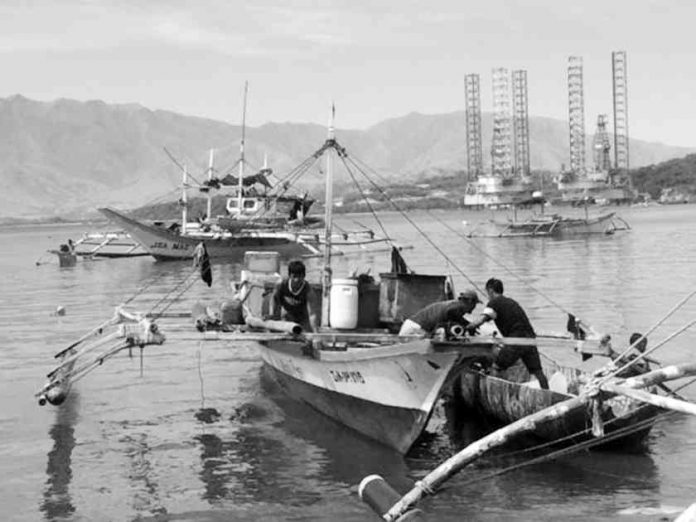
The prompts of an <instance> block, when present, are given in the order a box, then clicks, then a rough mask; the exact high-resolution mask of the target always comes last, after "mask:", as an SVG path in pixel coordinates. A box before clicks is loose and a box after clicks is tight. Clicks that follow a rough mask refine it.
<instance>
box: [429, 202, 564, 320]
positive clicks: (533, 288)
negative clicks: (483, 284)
mask: <svg viewBox="0 0 696 522" xmlns="http://www.w3.org/2000/svg"><path fill="white" fill-rule="evenodd" d="M426 212H427V213H428V215H429V216H430V217H432V218H433V219H434V220H435V221H437V222H438V223H440V224H441V225H443V226H444V227H445V228H447V229H448V230H449V231H450V232H452V233H454V234H455V235H457V236H458V237H459V238H461V239H464V240H465V241H467V242H468V243H469V244H470V245H471V246H472V247H474V248H475V249H476V250H477V251H478V252H479V253H480V254H482V255H483V256H484V257H486V258H487V259H489V260H490V261H492V262H494V263H495V264H497V265H498V266H500V267H501V268H502V269H503V270H505V272H507V273H508V274H509V275H511V276H512V277H514V278H515V279H517V280H518V281H519V282H521V283H522V284H523V285H525V286H526V287H527V288H529V289H531V290H532V291H534V292H536V293H537V294H539V295H540V296H541V297H543V298H544V299H546V300H547V301H548V302H549V303H551V304H552V305H553V306H555V307H556V308H558V309H559V310H560V311H561V312H563V313H565V314H569V313H570V312H569V311H568V310H566V309H565V307H563V306H562V305H560V304H559V303H558V302H556V301H555V300H553V299H552V298H551V297H549V296H548V295H547V294H545V293H544V292H542V291H541V290H539V289H538V288H536V287H535V286H533V285H532V284H531V283H529V282H527V281H525V280H524V279H523V278H522V277H521V276H519V275H517V274H516V273H515V272H513V270H512V269H511V268H510V267H508V266H507V265H505V264H504V263H502V262H501V261H500V260H498V259H497V258H495V257H493V256H492V255H490V254H488V253H487V252H486V251H485V250H483V249H482V248H481V247H480V246H479V245H478V244H476V242H475V241H474V240H472V239H471V238H470V237H467V236H466V235H465V234H463V233H461V232H460V231H459V230H456V229H455V228H453V227H452V226H451V225H449V224H448V223H447V222H445V221H443V220H441V219H440V218H438V217H437V216H435V215H434V214H433V213H432V212H430V211H429V210H426ZM476 289H477V290H479V292H481V290H480V288H478V287H476ZM481 293H483V294H484V295H485V292H481Z"/></svg>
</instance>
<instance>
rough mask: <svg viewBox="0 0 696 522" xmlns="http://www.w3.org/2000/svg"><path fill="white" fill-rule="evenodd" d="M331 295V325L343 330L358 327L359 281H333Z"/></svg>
mask: <svg viewBox="0 0 696 522" xmlns="http://www.w3.org/2000/svg"><path fill="white" fill-rule="evenodd" d="M329 295H330V299H331V301H330V308H329V325H330V326H331V327H332V328H342V329H351V328H355V327H356V326H358V280H357V279H333V280H332V281H331V292H330V294H329Z"/></svg>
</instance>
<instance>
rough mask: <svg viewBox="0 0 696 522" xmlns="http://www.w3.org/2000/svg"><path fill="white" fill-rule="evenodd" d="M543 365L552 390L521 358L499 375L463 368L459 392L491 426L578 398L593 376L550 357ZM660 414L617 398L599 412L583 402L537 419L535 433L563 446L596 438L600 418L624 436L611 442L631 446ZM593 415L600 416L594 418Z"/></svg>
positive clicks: (637, 445) (639, 441)
mask: <svg viewBox="0 0 696 522" xmlns="http://www.w3.org/2000/svg"><path fill="white" fill-rule="evenodd" d="M543 366H544V371H545V373H546V374H547V375H548V376H549V388H550V389H549V390H543V389H541V388H539V385H538V383H537V381H536V379H534V378H533V377H531V376H530V375H529V372H527V370H526V368H525V367H524V365H523V364H522V363H521V362H518V363H517V364H515V365H514V366H512V367H511V368H509V369H508V370H507V371H505V372H503V373H502V374H501V375H499V376H494V375H488V374H487V373H485V372H483V371H475V370H470V371H466V372H463V373H462V376H461V380H460V382H459V385H458V389H457V390H456V391H455V393H458V395H459V397H460V398H461V400H462V404H463V405H464V406H465V407H466V408H468V409H471V410H475V411H476V412H477V413H479V414H482V415H483V416H484V417H485V418H487V419H488V420H490V421H492V422H493V424H497V425H505V424H510V423H513V422H515V421H518V420H520V419H522V418H524V417H527V416H529V415H532V414H534V413H536V412H538V411H541V410H543V409H545V408H548V407H550V406H553V405H554V404H557V403H560V402H563V401H567V400H568V399H570V398H572V397H577V395H578V393H579V391H580V390H581V388H582V386H583V385H584V384H586V383H588V382H589V381H590V380H591V378H592V376H591V375H590V374H588V373H585V372H584V371H582V370H580V369H578V368H575V367H571V366H563V365H560V364H558V363H556V362H555V361H553V360H552V359H550V358H549V357H543ZM659 413H660V409H659V408H656V407H654V406H650V405H645V404H644V403H642V402H640V401H635V400H632V399H629V398H627V397H622V396H615V397H611V398H608V399H606V400H605V401H603V402H602V403H601V408H600V410H599V411H596V412H593V411H592V410H591V409H588V408H587V406H586V405H579V406H577V407H576V408H574V409H572V410H569V411H567V412H565V413H564V415H563V416H561V417H557V418H553V419H548V420H546V421H544V422H542V423H539V424H537V425H536V426H535V428H534V430H533V435H535V436H536V437H538V438H540V439H543V440H545V441H550V442H553V441H558V443H559V444H562V443H565V444H577V443H578V442H581V441H584V440H587V439H590V438H592V437H593V436H595V435H596V433H593V431H592V427H593V423H594V424H596V423H597V422H598V421H601V423H602V425H603V427H604V432H605V434H606V435H610V434H611V433H622V434H623V435H622V436H621V437H620V438H619V439H618V440H617V442H616V443H613V441H611V442H610V444H611V445H613V446H614V447H617V448H621V449H627V450H633V449H638V448H640V447H641V445H642V444H643V442H644V441H645V439H646V437H647V436H648V434H649V432H650V429H651V428H652V424H653V422H652V421H654V419H655V417H656V416H657V415H658V414H659ZM593 415H595V416H597V415H598V416H599V417H595V418H594V419H593Z"/></svg>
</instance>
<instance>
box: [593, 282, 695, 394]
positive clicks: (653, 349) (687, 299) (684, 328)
mask: <svg viewBox="0 0 696 522" xmlns="http://www.w3.org/2000/svg"><path fill="white" fill-rule="evenodd" d="M694 295H696V290H694V291H692V292H690V293H689V294H688V295H686V296H685V297H684V298H682V300H681V301H679V302H678V303H677V304H676V305H674V306H673V307H672V309H671V310H670V311H669V312H667V314H666V315H665V316H664V317H662V318H661V319H659V320H658V321H657V322H656V323H655V324H654V325H653V326H651V327H650V328H649V329H648V331H647V332H645V333H644V334H643V336H642V337H641V338H640V339H637V340H636V341H635V342H634V343H632V344H630V345H629V346H628V348H626V349H625V350H624V351H623V352H621V354H620V355H619V356H618V357H617V358H616V360H618V361H620V360H621V359H622V358H623V357H625V356H626V355H628V353H629V352H630V351H631V349H632V348H633V347H634V346H636V345H637V344H638V343H640V342H641V340H643V339H644V338H647V337H648V335H649V334H651V333H652V332H654V331H655V330H656V329H657V328H658V327H659V326H660V325H662V323H664V322H665V321H666V320H667V319H668V318H669V317H671V316H672V315H674V313H675V312H676V311H677V310H679V309H680V308H681V307H683V306H684V305H685V304H686V303H687V302H688V301H689V300H690V299H691V298H692V297H693V296H694ZM693 324H694V321H692V322H690V323H688V324H687V325H685V326H683V327H682V328H681V329H680V330H678V331H677V332H674V333H673V334H672V335H671V336H669V337H667V338H666V339H664V340H663V341H662V342H661V343H658V344H657V345H655V346H653V347H652V348H650V349H649V350H646V351H645V352H644V353H642V354H640V355H639V356H638V357H636V358H635V359H633V360H631V361H629V362H628V363H626V364H624V365H623V366H621V367H620V368H617V369H616V370H615V371H613V372H612V373H611V374H610V375H609V377H613V376H615V375H616V374H617V373H619V372H621V371H623V370H625V369H626V368H628V367H630V366H631V365H632V364H635V363H636V362H638V361H640V360H641V359H643V358H644V357H645V356H647V355H648V354H650V353H652V352H654V351H655V350H656V349H657V348H659V347H660V346H662V345H664V344H665V343H666V342H667V341H669V340H671V339H672V338H673V337H676V335H678V334H680V333H682V332H683V331H684V330H686V329H688V328H689V327H690V326H692V325H693ZM602 382H605V381H602Z"/></svg>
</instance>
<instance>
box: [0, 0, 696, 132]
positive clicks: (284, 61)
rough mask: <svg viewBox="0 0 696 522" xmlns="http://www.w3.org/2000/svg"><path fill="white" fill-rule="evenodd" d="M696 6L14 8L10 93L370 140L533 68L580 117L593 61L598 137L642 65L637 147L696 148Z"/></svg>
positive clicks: (633, 108) (638, 0) (0, 53)
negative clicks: (363, 132) (331, 122)
mask: <svg viewBox="0 0 696 522" xmlns="http://www.w3.org/2000/svg"><path fill="white" fill-rule="evenodd" d="M695 24H696V2H694V1H693V0H654V1H653V0H582V1H572V2H571V1H568V0H527V1H522V0H520V1H502V0H479V1H477V2H473V1H471V0H424V1H413V0H345V1H343V0H326V1H322V0H297V1H295V0H289V1H285V2H283V1H280V0H252V1H241V0H186V1H184V0H168V1H164V0H0V71H1V73H0V76H1V77H2V81H0V97H2V98H5V97H8V96H12V95H15V94H21V95H23V96H25V97H27V98H30V99H34V100H40V101H52V100H55V99H58V98H69V99H74V100H80V101H86V100H95V99H98V100H103V101H105V102H107V103H138V104H141V105H143V106H145V107H147V108H149V109H153V110H154V109H164V110H170V111H174V112H178V113H181V114H185V115H190V116H200V117H204V118H212V119H215V120H222V121H226V122H230V123H235V124H239V123H240V122H241V117H242V105H243V104H242V99H243V92H244V83H245V82H247V81H248V82H249V95H248V103H247V124H248V125H250V126H258V125H261V124H263V123H266V122H287V121H291V122H314V123H320V124H325V123H326V122H327V120H328V115H329V112H330V110H329V108H330V105H331V103H332V102H334V103H335V105H336V127H337V128H338V129H341V128H346V129H347V128H350V129H366V128H368V127H369V126H371V125H374V124H376V123H379V122H380V121H382V120H385V119H389V118H396V117H400V116H404V115H406V114H409V113H411V112H418V113H422V114H440V113H450V112H454V111H463V110H464V76H465V75H466V74H469V73H477V74H479V75H480V79H481V95H482V99H481V105H482V110H483V111H492V82H491V71H492V69H493V68H497V67H505V68H508V69H510V70H513V69H524V70H526V71H527V78H528V96H529V114H530V115H531V116H546V117H551V118H556V119H561V120H566V121H567V119H568V95H567V62H568V57H569V56H571V55H572V56H581V57H582V58H583V63H584V92H585V127H586V131H587V132H588V134H589V133H591V132H593V130H594V126H595V121H596V119H597V115H598V114H609V115H610V116H611V113H612V82H611V53H612V51H625V52H626V53H627V62H628V122H629V135H630V137H631V138H636V139H643V140H648V141H656V142H662V143H666V144H669V145H683V146H696V133H694V132H692V131H693V130H694V129H696V105H695V104H694V101H693V99H692V97H696V37H694V35H693V31H694V26H695Z"/></svg>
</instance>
